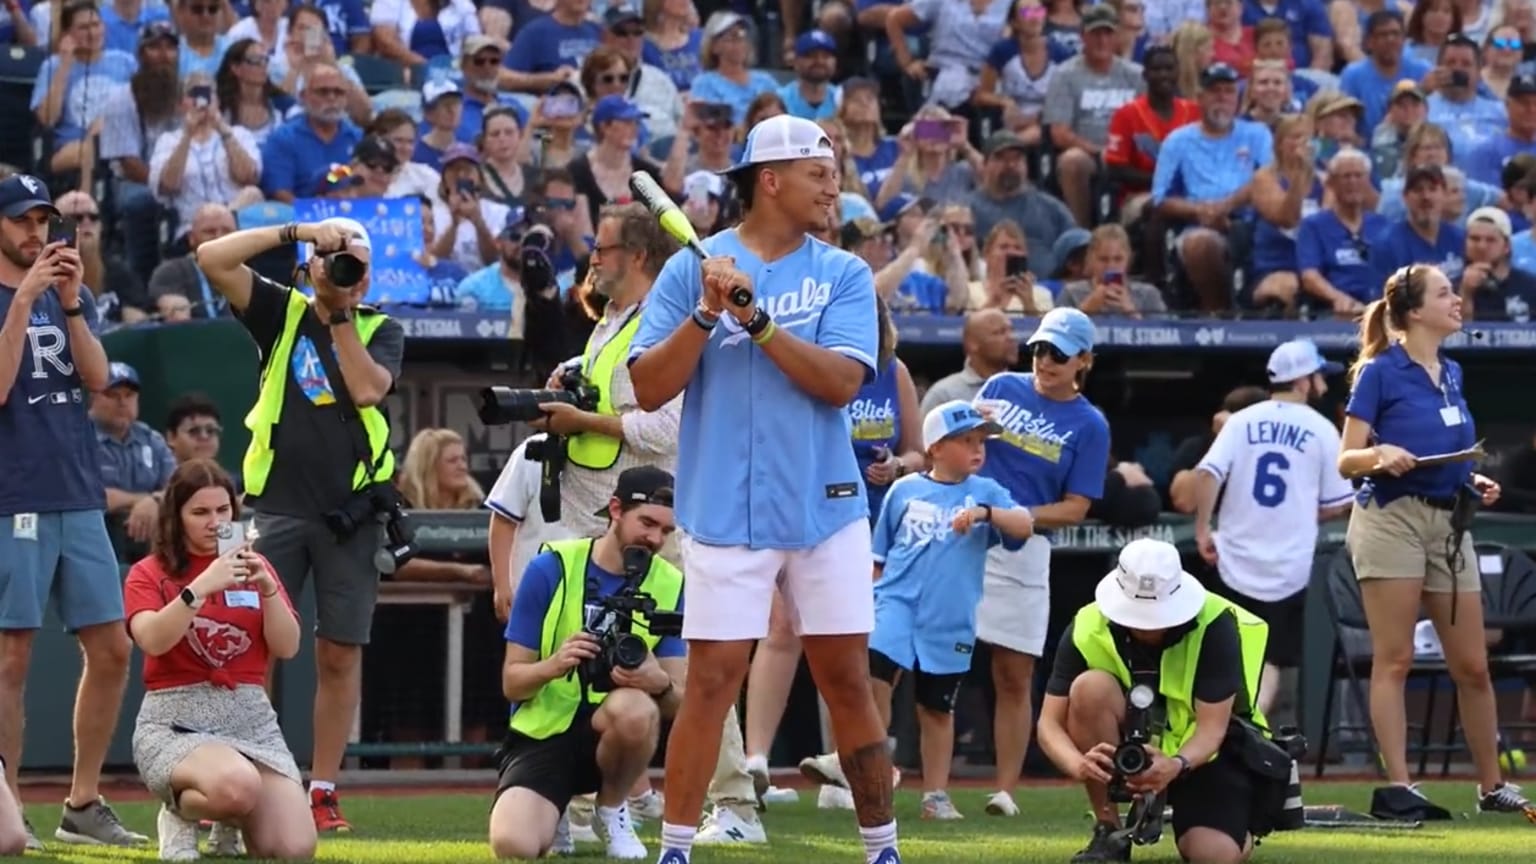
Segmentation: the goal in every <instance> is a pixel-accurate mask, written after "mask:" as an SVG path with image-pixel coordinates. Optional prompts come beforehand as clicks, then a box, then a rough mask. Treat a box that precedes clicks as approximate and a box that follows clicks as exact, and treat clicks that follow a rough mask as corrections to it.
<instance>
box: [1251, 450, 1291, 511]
mask: <svg viewBox="0 0 1536 864" xmlns="http://www.w3.org/2000/svg"><path fill="white" fill-rule="evenodd" d="M1290 467H1291V460H1289V459H1287V458H1285V454H1284V453H1279V452H1276V451H1270V452H1269V453H1265V454H1264V455H1263V456H1260V457H1259V461H1258V462H1257V463H1256V464H1255V466H1254V472H1253V500H1254V501H1257V502H1258V504H1259V506H1260V507H1279V506H1280V505H1281V504H1283V503H1285V476H1284V475H1283V474H1281V472H1282V471H1285V470H1286V469H1288V468H1290Z"/></svg>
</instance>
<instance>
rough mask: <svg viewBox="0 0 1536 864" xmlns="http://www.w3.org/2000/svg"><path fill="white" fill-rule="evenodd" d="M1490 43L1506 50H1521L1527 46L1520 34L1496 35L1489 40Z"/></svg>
mask: <svg viewBox="0 0 1536 864" xmlns="http://www.w3.org/2000/svg"><path fill="white" fill-rule="evenodd" d="M1488 44H1489V45H1492V46H1493V47H1495V48H1502V49H1503V50H1505V51H1519V50H1520V49H1522V48H1524V47H1525V43H1524V42H1522V41H1521V40H1520V38H1519V37H1518V36H1495V37H1493V38H1492V39H1489V40H1488Z"/></svg>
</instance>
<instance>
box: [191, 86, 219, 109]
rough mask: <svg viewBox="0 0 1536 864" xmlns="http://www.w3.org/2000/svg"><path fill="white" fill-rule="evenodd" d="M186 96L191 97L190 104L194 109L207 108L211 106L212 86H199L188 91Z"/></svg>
mask: <svg viewBox="0 0 1536 864" xmlns="http://www.w3.org/2000/svg"><path fill="white" fill-rule="evenodd" d="M187 95H188V96H191V97H192V104H193V105H194V106H195V107H198V108H207V107H208V106H209V105H212V104H213V85H211V84H199V85H197V86H196V87H193V88H192V89H190V90H188V91H187Z"/></svg>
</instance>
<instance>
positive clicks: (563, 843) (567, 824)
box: [549, 813, 576, 855]
mask: <svg viewBox="0 0 1536 864" xmlns="http://www.w3.org/2000/svg"><path fill="white" fill-rule="evenodd" d="M575 852H576V843H575V842H574V841H572V840H571V819H570V817H569V816H566V815H565V814H564V813H562V814H560V821H559V822H556V823H555V839H554V840H553V841H552V842H551V843H550V844H549V854H551V855H573V854H575Z"/></svg>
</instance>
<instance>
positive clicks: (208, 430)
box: [186, 423, 224, 438]
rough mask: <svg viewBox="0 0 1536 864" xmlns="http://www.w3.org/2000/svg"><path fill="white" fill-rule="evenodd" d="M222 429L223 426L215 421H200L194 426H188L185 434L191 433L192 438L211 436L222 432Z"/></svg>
mask: <svg viewBox="0 0 1536 864" xmlns="http://www.w3.org/2000/svg"><path fill="white" fill-rule="evenodd" d="M223 431H224V429H223V427H221V426H220V425H219V424H217V423H201V424H198V425H196V426H188V427H187V431H186V434H188V435H191V436H192V437H193V438H213V437H216V436H218V435H220V434H221V433H223Z"/></svg>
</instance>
